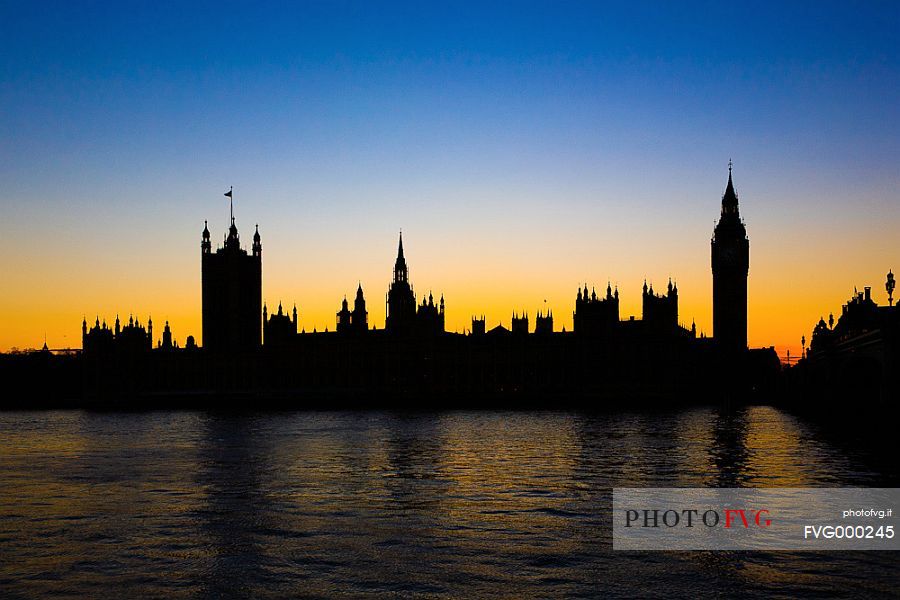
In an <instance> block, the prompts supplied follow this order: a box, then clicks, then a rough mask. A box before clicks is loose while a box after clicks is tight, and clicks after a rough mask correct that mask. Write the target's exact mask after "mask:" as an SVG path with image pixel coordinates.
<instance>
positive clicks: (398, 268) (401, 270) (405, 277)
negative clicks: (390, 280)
mask: <svg viewBox="0 0 900 600" xmlns="http://www.w3.org/2000/svg"><path fill="white" fill-rule="evenodd" d="M408 281H409V269H408V268H407V266H406V258H405V257H404V256H403V232H402V231H401V232H400V244H399V245H398V247H397V260H396V262H394V282H395V283H400V282H403V283H406V282H408Z"/></svg>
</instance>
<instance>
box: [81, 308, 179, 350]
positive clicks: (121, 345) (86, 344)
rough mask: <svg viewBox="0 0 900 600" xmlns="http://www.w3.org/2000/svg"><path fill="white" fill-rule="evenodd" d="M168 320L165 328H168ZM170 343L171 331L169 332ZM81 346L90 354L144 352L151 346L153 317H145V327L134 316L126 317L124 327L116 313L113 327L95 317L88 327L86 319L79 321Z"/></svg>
mask: <svg viewBox="0 0 900 600" xmlns="http://www.w3.org/2000/svg"><path fill="white" fill-rule="evenodd" d="M168 325H169V324H168V322H167V323H166V330H168ZM169 340H170V343H171V332H169ZM81 347H82V349H83V350H84V351H85V352H87V353H90V354H102V353H107V352H145V351H147V350H151V349H152V348H153V319H149V318H148V319H147V327H146V328H145V327H144V326H143V325H141V323H140V321H138V320H136V319H135V318H134V316H131V317H129V318H128V324H127V325H125V326H124V327H123V326H122V325H121V323H120V322H119V316H118V315H116V322H115V325H113V327H108V326H107V325H106V320H104V321H103V323H102V324H101V323H100V317H97V320H96V322H95V323H94V326H93V327H91V328H90V329H88V324H87V319H83V320H82V321H81Z"/></svg>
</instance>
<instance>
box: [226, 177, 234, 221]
mask: <svg viewBox="0 0 900 600" xmlns="http://www.w3.org/2000/svg"><path fill="white" fill-rule="evenodd" d="M225 195H226V196H228V207H229V209H230V211H231V224H232V225H234V186H228V191H227V192H225Z"/></svg>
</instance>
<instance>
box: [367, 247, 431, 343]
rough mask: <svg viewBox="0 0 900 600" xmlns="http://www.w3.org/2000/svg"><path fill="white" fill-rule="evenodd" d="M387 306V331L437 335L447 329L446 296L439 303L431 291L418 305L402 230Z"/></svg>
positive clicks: (402, 333)
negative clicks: (405, 255)
mask: <svg viewBox="0 0 900 600" xmlns="http://www.w3.org/2000/svg"><path fill="white" fill-rule="evenodd" d="M386 305H387V318H386V319H385V330H386V331H387V332H388V333H389V334H391V335H401V336H402V335H414V334H419V335H435V334H439V333H444V331H445V329H444V325H445V322H444V297H443V296H441V299H440V302H439V304H437V305H436V304H435V303H434V297H433V296H432V295H431V294H430V293H429V294H428V298H427V299H426V298H424V297H423V298H422V304H420V305H418V306H417V305H416V294H415V291H414V290H413V287H412V285H411V284H410V282H409V268H408V267H407V266H406V257H404V255H403V234H402V233H401V234H400V243H399V245H398V247H397V260H396V261H395V262H394V278H393V280H392V281H391V285H390V288H388V293H387V298H386ZM363 306H364V305H363Z"/></svg>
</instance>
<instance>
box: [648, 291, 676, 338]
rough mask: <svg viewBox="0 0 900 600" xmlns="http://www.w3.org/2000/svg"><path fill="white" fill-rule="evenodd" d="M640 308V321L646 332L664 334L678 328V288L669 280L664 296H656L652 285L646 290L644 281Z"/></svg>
mask: <svg viewBox="0 0 900 600" xmlns="http://www.w3.org/2000/svg"><path fill="white" fill-rule="evenodd" d="M641 306H642V307H643V310H642V312H641V319H642V320H643V321H644V327H645V328H646V329H647V331H651V332H657V333H666V332H670V331H675V329H676V328H677V327H678V286H677V285H673V284H672V280H671V279H670V280H669V285H668V287H667V288H666V293H665V294H656V293H655V292H654V291H653V284H650V287H649V288H648V287H647V282H646V281H645V282H644V293H643V294H642V296H641Z"/></svg>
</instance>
